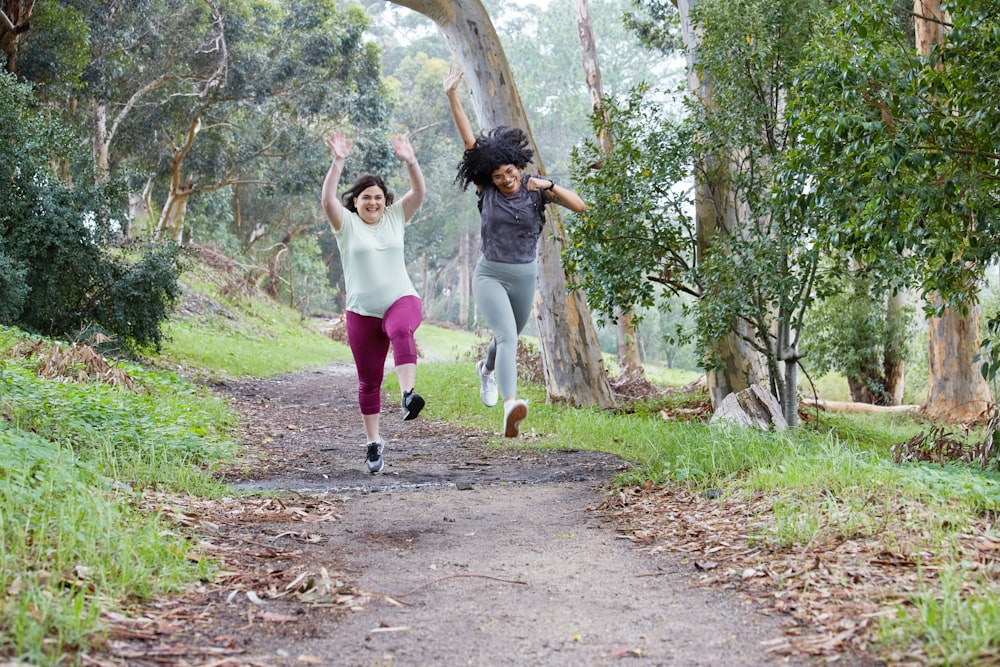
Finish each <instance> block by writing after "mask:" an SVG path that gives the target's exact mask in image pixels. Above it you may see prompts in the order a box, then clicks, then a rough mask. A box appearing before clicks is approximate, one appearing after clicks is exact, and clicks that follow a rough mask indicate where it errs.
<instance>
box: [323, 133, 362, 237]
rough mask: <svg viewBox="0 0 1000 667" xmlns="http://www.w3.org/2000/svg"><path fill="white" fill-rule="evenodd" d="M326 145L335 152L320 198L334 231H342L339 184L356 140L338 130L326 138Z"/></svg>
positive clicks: (342, 209)
mask: <svg viewBox="0 0 1000 667" xmlns="http://www.w3.org/2000/svg"><path fill="white" fill-rule="evenodd" d="M325 141H326V145H327V146H329V147H330V151H331V152H332V153H333V161H332V162H331V163H330V169H329V171H327V172H326V178H325V179H324V180H323V192H322V194H321V196H320V200H321V201H322V202H323V210H324V211H325V212H326V217H327V219H328V220H329V221H330V225H331V226H332V227H333V229H334V231H338V232H339V231H340V226H341V225H342V224H343V223H344V205H343V204H341V203H340V199H338V198H337V185H338V184H339V183H340V175H341V173H343V171H344V163H345V162H347V156H348V155H350V154H351V148H352V147H353V146H354V142H353V141H352V140H351V139H348V138H347V134H346V133H344V132H342V131H340V130H337V131H335V132H333V133H332V134H330V136H329V137H327V138H326V139H325Z"/></svg>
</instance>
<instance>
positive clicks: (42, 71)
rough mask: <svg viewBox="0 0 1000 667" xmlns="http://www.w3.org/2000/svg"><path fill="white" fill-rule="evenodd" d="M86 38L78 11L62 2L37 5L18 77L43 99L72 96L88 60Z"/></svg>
mask: <svg viewBox="0 0 1000 667" xmlns="http://www.w3.org/2000/svg"><path fill="white" fill-rule="evenodd" d="M87 38H88V30H87V25H86V20H85V17H84V15H83V13H82V12H80V11H79V10H78V9H76V8H75V7H72V6H68V5H67V3H62V2H59V3H57V2H40V3H37V4H36V5H35V7H34V10H33V11H32V12H31V29H30V30H28V32H27V33H25V34H24V36H23V43H22V45H21V48H20V49H19V52H18V57H17V69H18V74H19V75H20V76H22V77H24V78H25V79H27V80H29V81H33V82H34V83H35V84H37V85H38V86H39V87H40V88H43V89H44V92H43V93H42V94H43V95H44V96H45V97H48V98H55V97H57V96H60V95H71V94H73V93H75V92H76V90H77V89H79V88H80V87H81V85H82V81H81V79H82V77H83V72H84V70H85V68H86V67H87V64H88V61H89V58H90V52H89V45H88V43H87V41H88V40H87Z"/></svg>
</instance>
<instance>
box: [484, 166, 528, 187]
mask: <svg viewBox="0 0 1000 667" xmlns="http://www.w3.org/2000/svg"><path fill="white" fill-rule="evenodd" d="M490 178H491V179H493V185H495V186H497V190H499V191H500V192H501V193H502V194H505V195H512V194H514V193H515V192H517V191H518V190H519V189H520V187H521V170H520V169H518V168H517V167H515V166H514V165H512V164H502V165H500V168H499V169H495V170H494V171H493V173H492V174H490Z"/></svg>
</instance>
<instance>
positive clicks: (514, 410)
mask: <svg viewBox="0 0 1000 667" xmlns="http://www.w3.org/2000/svg"><path fill="white" fill-rule="evenodd" d="M527 416H528V402H527V401H523V400H521V399H520V398H515V399H514V400H513V401H507V402H506V403H504V404H503V434H504V436H505V437H508V438H516V437H517V434H518V433H520V430H519V428H518V427H519V426H520V425H521V422H522V421H524V418H525V417H527Z"/></svg>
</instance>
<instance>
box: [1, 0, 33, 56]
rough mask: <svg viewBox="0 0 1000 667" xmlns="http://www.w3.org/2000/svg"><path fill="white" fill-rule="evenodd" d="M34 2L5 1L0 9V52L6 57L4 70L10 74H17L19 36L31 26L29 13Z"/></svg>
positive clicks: (23, 0)
mask: <svg viewBox="0 0 1000 667" xmlns="http://www.w3.org/2000/svg"><path fill="white" fill-rule="evenodd" d="M34 7H35V0H7V1H6V2H4V3H3V6H2V7H0V9H2V10H3V15H2V16H0V51H3V53H4V55H6V56H7V57H6V61H7V62H6V63H4V68H5V69H6V71H8V72H10V73H11V74H17V53H18V51H19V50H20V46H21V43H20V42H21V35H22V34H24V33H25V32H27V31H28V29H29V27H30V25H31V11H32V10H33V9H34Z"/></svg>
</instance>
